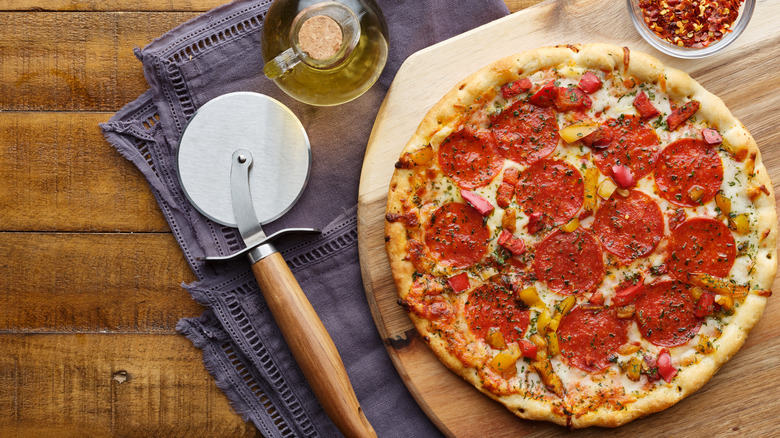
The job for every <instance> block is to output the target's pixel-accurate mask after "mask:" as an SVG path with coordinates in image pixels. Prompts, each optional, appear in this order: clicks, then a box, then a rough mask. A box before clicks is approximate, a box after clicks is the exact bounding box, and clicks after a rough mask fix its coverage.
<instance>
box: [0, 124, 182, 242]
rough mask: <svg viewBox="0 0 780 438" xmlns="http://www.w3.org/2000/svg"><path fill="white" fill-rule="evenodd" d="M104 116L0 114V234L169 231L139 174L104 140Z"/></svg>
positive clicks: (144, 181)
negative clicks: (0, 135) (1, 136)
mask: <svg viewBox="0 0 780 438" xmlns="http://www.w3.org/2000/svg"><path fill="white" fill-rule="evenodd" d="M110 116H111V115H110V114H109V113H80V112H68V113H51V112H45V113H44V112H8V111H6V112H0V132H7V133H8V135H6V136H5V137H4V144H3V147H2V148H0V174H1V175H3V178H4V180H5V184H3V190H0V231H95V232H106V231H134V232H167V231H169V228H168V224H167V223H166V222H165V219H164V218H163V215H162V213H161V212H160V209H159V207H158V206H157V203H156V202H155V199H154V196H152V193H151V190H150V189H149V186H148V184H147V183H146V180H145V179H144V178H143V176H142V175H141V172H140V171H138V169H136V168H135V166H133V165H132V164H131V163H130V162H129V161H127V160H125V159H124V158H122V156H120V155H119V154H118V153H117V152H116V150H115V149H114V148H113V147H111V145H109V144H108V143H107V142H106V141H105V140H104V138H103V134H102V133H101V132H100V128H99V127H98V123H101V122H105V121H107V120H108V119H109V117H110ZM44 127H45V129H43V128H44ZM53 146H56V147H53Z"/></svg>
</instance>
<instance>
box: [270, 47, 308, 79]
mask: <svg viewBox="0 0 780 438" xmlns="http://www.w3.org/2000/svg"><path fill="white" fill-rule="evenodd" d="M299 62H301V58H299V57H298V54H297V53H295V51H294V50H293V49H292V47H290V48H289V49H287V50H285V51H284V52H282V53H280V54H279V55H278V56H277V57H276V58H274V59H272V60H270V61H268V62H267V63H266V64H265V66H263V73H264V74H265V76H266V77H267V78H268V79H276V78H278V77H279V76H281V75H283V74H285V73H286V72H288V71H290V70H292V68H293V67H295V66H296V65H298V63H299Z"/></svg>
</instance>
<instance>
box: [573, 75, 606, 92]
mask: <svg viewBox="0 0 780 438" xmlns="http://www.w3.org/2000/svg"><path fill="white" fill-rule="evenodd" d="M577 86H578V87H580V90H582V91H584V92H586V93H588V94H592V93H595V92H596V91H599V90H600V89H601V79H599V77H598V76H596V74H595V73H593V72H592V71H586V72H585V74H584V75H582V78H580V83H579V84H577Z"/></svg>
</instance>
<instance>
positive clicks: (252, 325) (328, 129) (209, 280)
mask: <svg viewBox="0 0 780 438" xmlns="http://www.w3.org/2000/svg"><path fill="white" fill-rule="evenodd" d="M379 3H380V7H381V8H382V10H383V11H384V14H385V18H386V19H387V22H388V27H389V32H390V53H389V58H388V63H387V66H386V68H385V71H384V72H383V74H382V76H381V78H380V79H379V81H378V82H377V84H376V85H374V86H373V87H372V88H371V89H370V90H369V91H368V92H367V93H366V94H364V95H363V96H361V97H360V98H358V99H356V100H354V101H352V102H350V103H347V104H344V105H340V106H336V107H313V106H308V105H305V104H302V103H299V102H297V101H295V100H293V99H291V98H289V97H288V96H287V95H285V94H284V93H283V92H282V91H281V90H279V89H278V88H277V87H276V85H275V84H274V83H273V82H271V81H269V80H268V79H266V78H265V77H264V76H263V75H262V58H261V55H260V50H259V47H260V35H261V30H262V23H263V18H264V16H265V13H266V11H267V10H268V7H269V6H270V4H271V1H270V0H256V1H236V2H234V3H231V4H229V5H225V6H222V7H220V8H217V9H215V10H213V11H210V12H208V13H206V14H204V15H202V16H200V17H198V18H196V19H194V20H192V21H190V22H188V23H185V24H183V25H181V26H179V27H177V28H176V29H173V30H172V31H170V32H169V33H167V34H165V35H163V36H162V37H160V38H159V39H157V40H155V41H154V42H152V43H151V44H149V45H148V46H147V47H145V48H144V49H136V55H137V56H138V58H139V59H140V60H141V61H142V63H143V69H144V74H145V76H146V78H147V80H148V82H149V84H150V86H151V89H150V90H149V91H147V92H146V93H144V94H143V95H142V96H140V97H139V98H138V99H137V100H135V101H134V102H132V103H130V104H128V105H127V106H126V107H124V108H123V109H122V110H121V111H119V112H118V113H117V114H116V115H115V116H114V117H112V118H111V120H110V121H109V122H107V123H105V124H103V125H101V127H102V128H103V132H104V134H105V136H106V138H107V139H108V140H109V141H110V142H111V143H112V144H113V145H114V146H115V147H116V148H117V150H118V151H119V152H120V153H121V154H122V155H123V156H125V157H126V158H127V159H129V160H131V161H132V162H133V163H134V164H135V165H136V166H137V167H138V168H139V169H140V170H141V171H142V172H143V174H144V175H145V176H146V178H147V180H148V182H149V184H150V186H151V188H152V191H153V193H154V195H155V197H156V199H157V201H158V203H159V205H160V208H161V209H162V211H163V213H164V214H165V217H166V218H167V220H168V223H169V224H170V227H171V230H172V231H173V233H174V235H175V236H176V239H177V240H178V242H179V244H180V246H181V248H182V250H183V252H184V254H185V256H186V258H187V261H188V262H189V264H190V266H191V267H192V269H193V271H194V272H195V274H196V275H197V278H198V281H197V282H196V283H194V284H190V285H185V287H186V288H187V290H188V291H189V292H190V294H191V295H192V297H193V298H194V299H195V300H197V301H198V302H199V303H201V304H203V305H204V306H206V307H207V310H206V311H205V312H204V313H203V315H202V316H200V317H199V318H185V319H182V320H181V321H180V322H179V324H178V325H177V330H178V331H180V332H181V333H183V334H184V335H185V336H187V338H189V339H190V340H191V341H192V342H193V344H194V345H195V346H197V347H198V348H200V349H202V351H203V360H204V363H205V366H206V368H207V369H208V371H209V372H210V373H211V375H212V376H213V377H214V379H215V380H216V382H217V385H218V386H219V387H220V388H221V389H222V390H223V391H224V392H225V394H226V395H227V396H228V398H229V399H230V402H231V404H232V406H233V407H234V408H235V410H236V411H237V412H238V413H239V414H241V416H242V417H243V418H244V419H246V420H248V421H252V422H253V423H254V424H255V426H256V427H257V429H258V430H259V431H260V432H261V433H262V434H263V435H264V436H266V437H291V436H306V437H312V436H339V435H340V433H339V431H338V430H337V429H336V428H335V426H334V425H333V424H332V423H331V422H330V420H329V419H328V418H327V417H326V415H325V414H324V412H323V411H322V408H321V407H320V406H319V404H318V402H317V400H316V399H315V398H314V396H313V394H312V393H311V389H310V388H309V386H308V384H307V383H306V382H305V380H304V378H303V376H302V374H301V372H300V370H299V369H298V367H297V365H296V364H295V361H294V359H293V357H292V355H291V353H290V352H289V350H288V348H287V346H286V345H285V343H284V340H283V338H282V336H281V334H280V333H279V330H278V327H277V326H276V323H275V322H274V321H273V318H272V316H271V315H270V313H269V311H268V309H267V307H266V305H265V302H264V301H263V300H262V297H261V295H260V293H259V291H258V287H257V284H256V283H255V280H254V278H253V276H252V273H251V271H250V269H249V264H248V263H247V262H246V260H244V259H243V258H242V259H241V260H236V261H233V262H228V263H203V262H200V261H198V260H196V258H197V257H199V256H203V255H212V256H213V255H227V254H231V253H233V252H235V251H237V250H239V249H240V248H241V247H242V245H243V243H242V242H241V239H240V238H239V236H238V234H237V232H236V230H234V229H231V228H225V227H223V226H220V225H218V224H215V223H213V222H211V221H209V220H207V219H205V218H204V217H202V216H201V215H200V214H199V213H198V212H197V211H195V210H194V209H193V208H192V206H191V205H190V204H189V203H188V201H187V200H186V198H185V197H184V195H183V193H182V191H181V188H180V186H179V182H178V179H177V176H176V163H175V159H176V149H177V144H178V138H179V136H180V135H181V132H182V130H183V127H184V126H185V124H186V122H187V120H188V119H189V118H190V117H191V116H192V115H193V114H194V112H195V111H196V110H197V109H198V108H199V107H200V106H201V105H203V104H204V103H206V102H207V101H209V100H210V99H212V98H214V97H216V96H219V95H221V94H224V93H228V92H233V91H255V92H260V93H263V94H266V95H269V96H271V97H273V98H275V99H277V100H279V101H281V102H282V103H284V104H285V105H287V106H288V107H289V108H290V109H291V110H292V111H293V112H294V113H295V114H296V115H297V116H298V118H299V119H300V120H301V122H302V123H303V125H304V127H305V128H306V130H307V133H308V135H309V138H310V141H311V148H312V170H311V177H310V180H309V183H308V186H307V188H306V190H305V192H304V193H303V195H302V197H301V199H300V200H299V201H298V202H297V204H296V205H295V206H294V207H293V208H292V209H291V210H290V211H289V212H288V213H287V214H285V216H284V217H282V218H281V219H278V220H276V221H275V222H273V223H271V224H268V225H267V226H264V227H263V228H264V230H265V231H266V232H267V233H271V232H274V231H277V230H279V229H282V228H288V227H314V228H321V229H323V233H322V235H320V236H318V237H317V238H314V239H310V240H308V241H301V240H300V239H299V240H293V239H291V240H290V241H289V242H287V243H286V244H282V245H280V248H281V249H282V254H283V255H284V257H285V259H286V260H287V262H288V264H289V265H290V267H291V269H292V271H293V273H294V274H295V277H296V278H297V279H298V281H299V283H300V284H301V287H302V288H303V290H304V291H305V292H306V294H307V296H308V297H309V300H310V301H311V303H312V305H313V306H314V308H315V310H316V311H317V313H318V314H319V315H320V318H321V319H322V321H323V323H324V324H325V327H326V328H327V329H328V331H329V332H330V334H331V336H332V337H333V340H334V342H335V344H336V347H337V348H338V350H339V353H340V354H341V357H342V359H343V361H344V364H345V366H346V368H347V372H348V374H349V376H350V379H351V381H352V385H353V387H354V388H355V392H356V393H357V397H358V399H359V401H360V403H361V406H362V407H363V409H364V411H365V413H366V416H367V417H368V419H369V421H370V422H371V423H372V425H373V426H374V428H375V430H376V431H377V433H378V434H379V436H383V437H384V436H398V437H415V436H419V437H430V436H437V435H438V434H439V432H438V431H437V430H436V428H435V427H434V426H433V424H432V423H431V422H430V421H429V420H428V419H427V417H426V416H425V415H424V413H423V412H422V411H421V410H420V408H419V407H418V406H417V404H416V403H415V402H414V400H413V399H412V397H411V396H410V394H409V392H408V391H407V389H406V387H405V386H404V385H403V383H402V381H401V379H400V378H399V376H398V374H397V372H396V370H395V369H394V367H393V365H392V363H391V361H390V359H389V356H388V355H387V352H386V350H385V348H384V345H383V342H382V339H380V337H379V335H378V333H377V331H376V328H375V326H374V323H373V320H372V318H371V315H370V312H369V309H368V304H367V302H366V297H365V293H364V290H363V287H362V282H361V277H360V266H359V260H358V251H357V229H356V222H357V221H356V207H355V206H356V204H357V194H358V183H359V178H360V169H361V166H362V158H363V154H364V151H365V147H366V144H367V141H368V137H369V134H370V132H371V128H372V126H373V121H374V118H375V116H376V114H377V111H378V110H379V106H380V104H381V102H382V99H383V98H384V95H385V93H386V91H387V89H388V88H389V86H390V83H391V82H392V80H393V77H394V75H395V73H396V71H397V70H398V68H399V67H400V66H401V64H402V63H403V61H404V60H405V59H406V58H407V57H408V56H409V55H411V54H412V53H414V52H415V51H417V50H419V49H422V48H424V47H427V46H429V45H431V44H433V43H436V42H438V41H441V40H444V39H446V38H449V37H452V36H455V35H457V34H459V33H462V32H464V31H467V30H469V29H471V28H473V27H476V26H478V25H481V24H484V23H487V22H489V21H492V20H494V19H496V18H499V17H502V16H504V15H506V14H507V13H508V11H507V9H506V6H505V4H504V3H503V1H501V0H482V1H466V0H463V1H451V0H427V1H420V0H414V1H411V0H409V1H393V0H384V1H382V0H380V1H379ZM442 67H443V68H446V66H442Z"/></svg>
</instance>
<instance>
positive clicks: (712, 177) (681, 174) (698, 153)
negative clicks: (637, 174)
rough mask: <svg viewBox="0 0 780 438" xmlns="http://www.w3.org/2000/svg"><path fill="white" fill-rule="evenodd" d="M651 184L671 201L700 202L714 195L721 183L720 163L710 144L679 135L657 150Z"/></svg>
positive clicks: (684, 204) (685, 203)
mask: <svg viewBox="0 0 780 438" xmlns="http://www.w3.org/2000/svg"><path fill="white" fill-rule="evenodd" d="M655 184H656V185H657V186H658V190H660V192H661V196H663V197H664V199H666V200H668V201H669V202H671V203H673V204H677V205H681V206H683V207H694V206H697V205H700V204H704V203H705V202H707V201H709V200H710V199H712V198H714V197H715V194H716V193H717V192H718V190H719V189H720V186H721V184H723V163H722V162H721V160H720V156H718V152H717V151H716V149H715V147H714V146H713V145H709V144H707V143H706V142H705V141H703V140H699V139H695V138H681V139H679V140H677V141H675V142H674V143H672V144H670V145H669V146H667V147H666V149H664V150H663V152H661V154H660V156H659V158H658V164H657V165H656V169H655ZM697 187H698V188H697Z"/></svg>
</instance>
